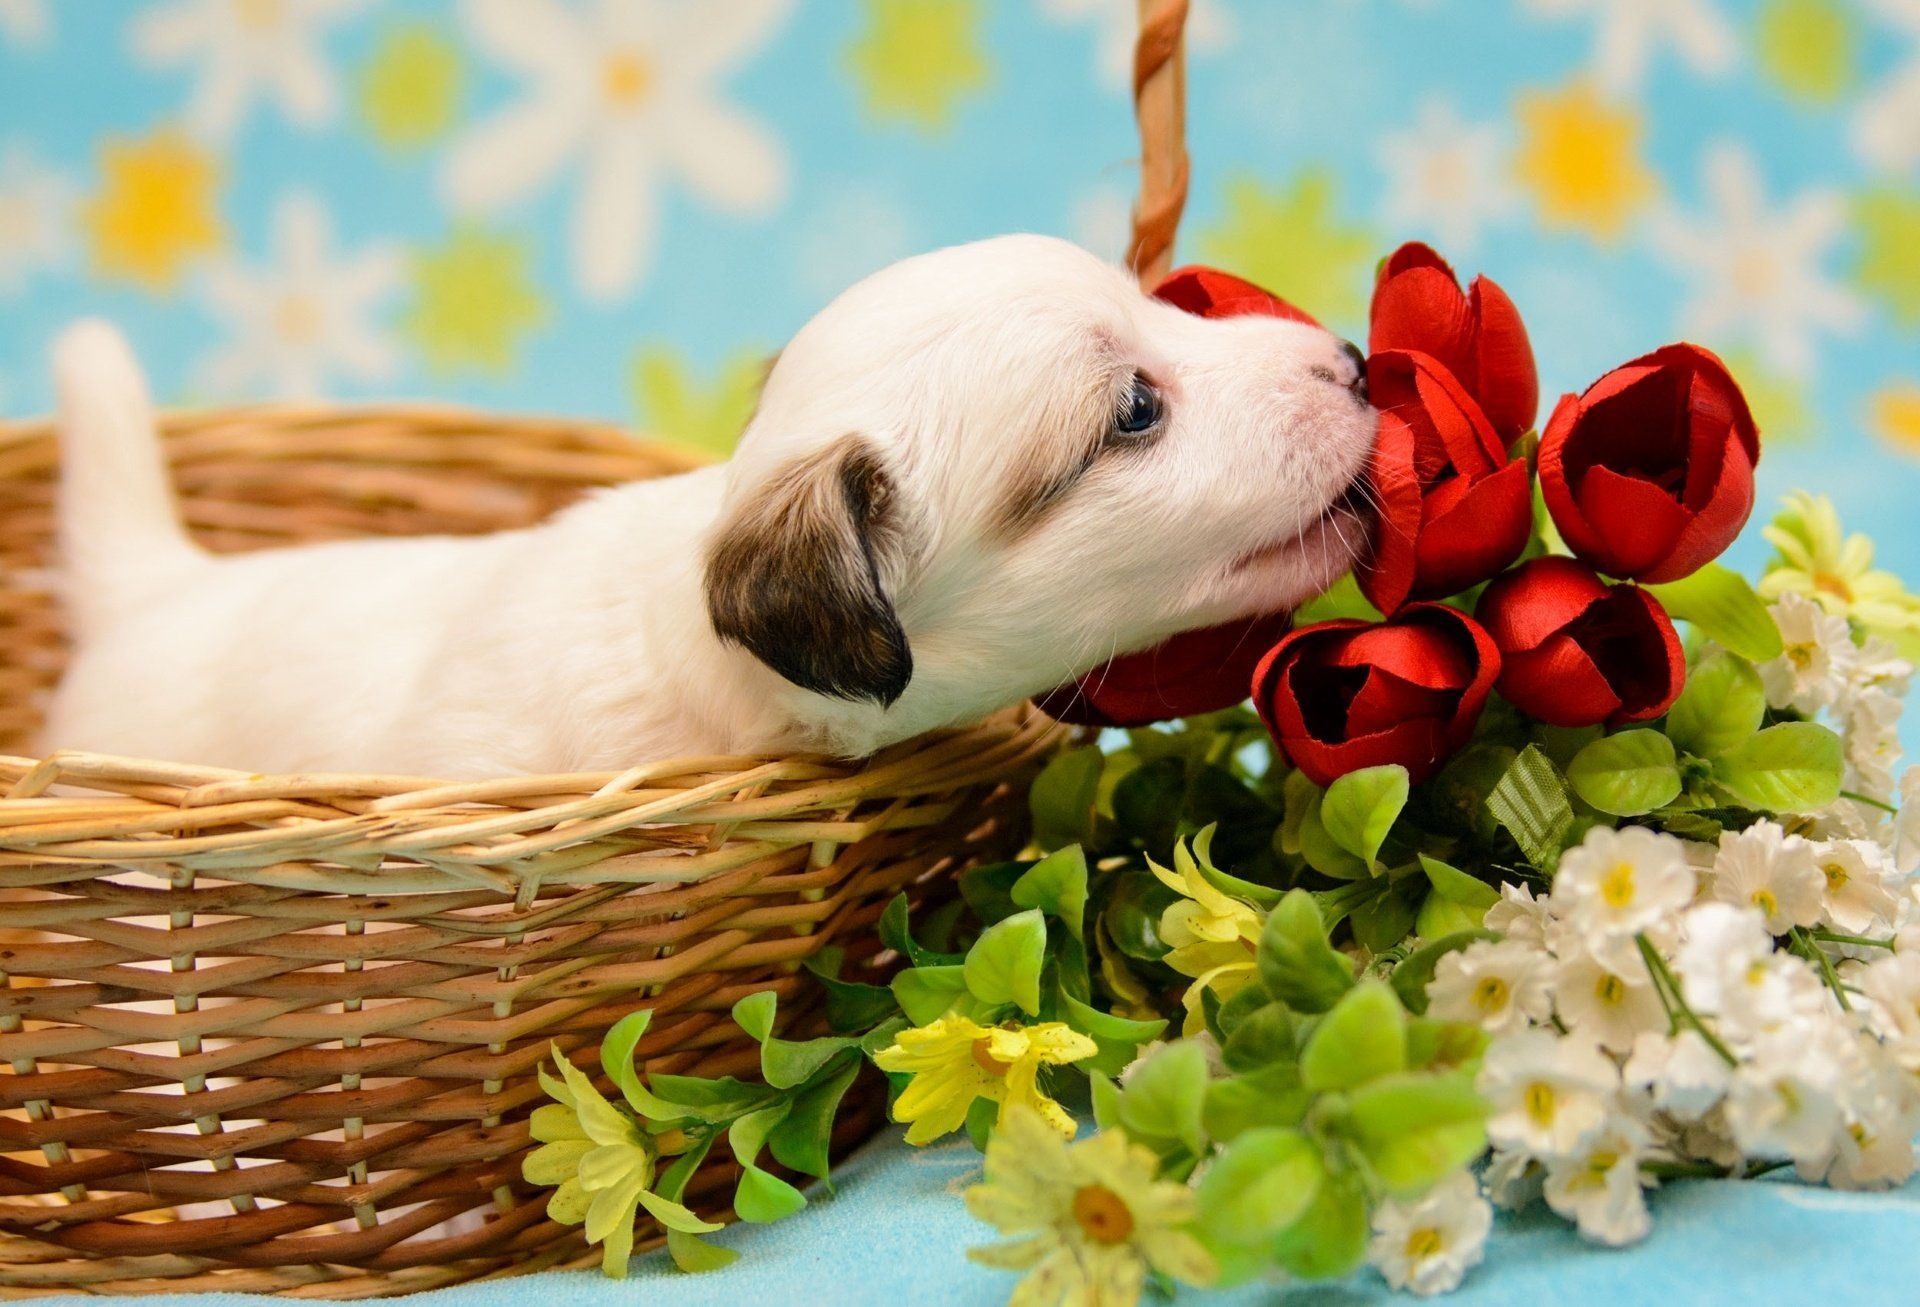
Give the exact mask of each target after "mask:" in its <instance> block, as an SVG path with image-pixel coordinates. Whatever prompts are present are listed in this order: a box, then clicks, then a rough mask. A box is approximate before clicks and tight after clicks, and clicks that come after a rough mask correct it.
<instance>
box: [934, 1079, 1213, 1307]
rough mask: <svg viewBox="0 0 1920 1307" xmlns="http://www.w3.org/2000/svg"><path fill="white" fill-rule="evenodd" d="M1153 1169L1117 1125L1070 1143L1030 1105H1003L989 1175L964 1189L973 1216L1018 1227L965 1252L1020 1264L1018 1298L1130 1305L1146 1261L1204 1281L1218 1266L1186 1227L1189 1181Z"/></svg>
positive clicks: (1006, 1265) (1006, 1266)
mask: <svg viewBox="0 0 1920 1307" xmlns="http://www.w3.org/2000/svg"><path fill="white" fill-rule="evenodd" d="M1158 1169H1159V1167H1158V1163H1157V1162H1156V1160H1155V1158H1154V1155H1153V1153H1152V1152H1151V1151H1150V1150H1149V1149H1146V1148H1143V1147H1141V1146H1140V1145H1139V1144H1135V1143H1131V1142H1129V1141H1128V1139H1127V1137H1126V1136H1125V1135H1124V1134H1122V1133H1121V1132H1120V1131H1117V1130H1108V1131H1103V1132H1102V1133H1100V1134H1097V1135H1095V1136H1094V1137H1093V1138H1091V1139H1087V1140H1084V1141H1082V1142H1080V1143H1075V1144H1070V1143H1068V1142H1067V1141H1066V1140H1065V1139H1064V1138H1062V1137H1061V1136H1060V1135H1059V1134H1057V1133H1055V1132H1054V1131H1053V1130H1051V1129H1049V1128H1048V1126H1047V1125H1046V1123H1045V1122H1043V1121H1042V1120H1041V1119H1040V1118H1039V1117H1038V1116H1036V1115H1034V1114H1033V1113H1032V1112H1028V1111H1024V1110H1015V1111H1012V1112H1009V1113H1007V1115H1006V1117H1005V1119H1004V1120H1003V1121H1002V1122H1001V1125H1000V1127H999V1129H998V1130H996V1131H995V1132H994V1135H993V1138H992V1140H991V1141H990V1142H989V1143H988V1144H987V1162H986V1179H985V1180H984V1181H983V1182H982V1183H980V1184H977V1185H974V1186H973V1187H972V1188H970V1189H968V1190H967V1194H966V1198H967V1210H968V1211H969V1212H972V1213H973V1215H974V1216H975V1217H976V1218H978V1219H979V1220H982V1221H985V1222H987V1223H988V1224H989V1225H992V1226H993V1227H994V1228H995V1229H997V1230H999V1231H1000V1233H1002V1234H1006V1235H1014V1236H1019V1237H1016V1238H1014V1239H1011V1240H1009V1241H1008V1242H1006V1243H997V1244H990V1245H988V1246H986V1247H984V1248H973V1249H969V1250H968V1252H967V1256H968V1257H970V1258H972V1259H973V1260H974V1261H977V1262H981V1263H984V1264H985V1265H988V1266H997V1267H1000V1268H1001V1269H1003V1270H1012V1271H1025V1272H1027V1275H1026V1278H1025V1279H1023V1280H1022V1281H1021V1282H1020V1285H1019V1287H1018V1288H1016V1289H1015V1290H1014V1292H1013V1297H1012V1301H1013V1302H1016V1303H1020V1304H1023V1305H1024V1307H1044V1305H1046V1304H1055V1303H1059V1304H1076V1305H1079V1304H1085V1305H1087V1307H1094V1305H1096V1304H1097V1305H1098V1307H1127V1305H1128V1304H1132V1303H1135V1302H1138V1301H1139V1299H1140V1289H1141V1286H1142V1285H1143V1284H1144V1283H1145V1280H1146V1276H1147V1272H1148V1271H1149V1270H1155V1271H1159V1272H1161V1273H1163V1274H1165V1275H1169V1276H1172V1277H1173V1278H1174V1279H1176V1280H1182V1281H1185V1282H1186V1283H1188V1284H1194V1285H1204V1284H1208V1283H1211V1282H1212V1281H1213V1280H1214V1279H1215V1278H1216V1277H1217V1276H1218V1274H1219V1268H1218V1266H1217V1265H1216V1264H1215V1262H1214V1260H1213V1258H1212V1256H1211V1255H1210V1254H1209V1253H1208V1252H1207V1250H1206V1249H1205V1248H1204V1247H1202V1246H1201V1244H1200V1241H1199V1240H1198V1239H1196V1238H1194V1236H1193V1234H1192V1233H1191V1232H1190V1230H1189V1229H1188V1228H1187V1227H1188V1226H1189V1225H1190V1224H1191V1222H1192V1221H1193V1215H1194V1198H1193V1191H1192V1190H1191V1189H1189V1188H1188V1187H1187V1186H1186V1185H1183V1184H1176V1183H1174V1182H1173V1181H1171V1180H1162V1179H1160V1178H1159V1176H1158V1174H1157V1172H1158Z"/></svg>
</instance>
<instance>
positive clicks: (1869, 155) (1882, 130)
mask: <svg viewBox="0 0 1920 1307" xmlns="http://www.w3.org/2000/svg"><path fill="white" fill-rule="evenodd" d="M1867 7H1868V8H1869V9H1870V10H1872V11H1873V12H1874V13H1876V14H1877V15H1879V17H1880V18H1881V19H1883V20H1884V21H1885V22H1886V23H1887V25H1888V26H1890V27H1892V28H1894V29H1895V30H1896V31H1898V32H1899V33H1900V34H1901V36H1902V37H1903V38H1904V39H1905V42H1906V59H1905V61H1904V62H1902V63H1901V64H1900V65H1899V66H1898V67H1897V68H1896V69H1895V70H1894V71H1893V72H1892V73H1890V74H1888V75H1887V77H1886V79H1885V80H1884V81H1882V82H1880V83H1878V84H1877V85H1876V86H1874V87H1873V89H1871V90H1870V91H1868V92H1867V94H1866V97H1865V98H1864V99H1862V100H1861V102H1860V104H1859V106H1858V107H1857V108H1856V109H1855V110H1854V112H1853V121H1852V124H1851V129H1852V137H1853V148H1854V150H1855V152H1856V153H1858V154H1859V156H1860V157H1861V159H1863V160H1865V161H1866V162H1867V163H1869V164H1871V165H1872V166H1873V167H1875V168H1879V169H1882V170H1884V171H1887V172H1904V171H1906V170H1907V169H1910V168H1913V167H1915V166H1916V165H1920V0H1867Z"/></svg>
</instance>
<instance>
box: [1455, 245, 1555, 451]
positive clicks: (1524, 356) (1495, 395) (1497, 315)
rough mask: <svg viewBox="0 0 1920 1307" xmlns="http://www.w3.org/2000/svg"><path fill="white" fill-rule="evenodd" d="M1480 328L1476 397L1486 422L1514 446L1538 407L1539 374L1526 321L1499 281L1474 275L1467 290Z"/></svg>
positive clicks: (1476, 351)
mask: <svg viewBox="0 0 1920 1307" xmlns="http://www.w3.org/2000/svg"><path fill="white" fill-rule="evenodd" d="M1468 303H1469V304H1470V306H1471V308H1472V311H1473V316H1474V319H1475V322H1476V323H1477V328H1476V330H1475V331H1474V339H1473V368H1472V372H1471V376H1472V379H1473V384H1472V389H1473V393H1474V397H1475V398H1477V399H1478V400H1479V401H1480V407H1481V408H1482V409H1484V410H1485V411H1486V414H1487V420H1488V421H1490V422H1492V423H1493V426H1494V430H1495V431H1497V432H1498V433H1499V434H1500V439H1501V442H1502V443H1503V444H1505V445H1509V446H1510V445H1512V444H1513V442H1514V441H1515V440H1517V439H1519V438H1520V437H1521V436H1523V435H1525V434H1526V432H1527V431H1528V429H1529V428H1531V427H1532V426H1533V420H1534V418H1535V416H1537V415H1538V413H1539V411H1540V373H1539V370H1538V369H1537V368H1536V367H1535V366H1534V362H1533V343H1532V342H1531V341H1529V340H1528V339H1527V328H1526V324H1524V323H1523V322H1521V320H1520V310H1518V309H1516V308H1515V307H1514V306H1513V301H1512V300H1510V299H1508V298H1507V293H1506V292H1505V291H1504V290H1501V289H1500V286H1499V284H1498V283H1497V282H1494V281H1490V280H1489V279H1487V278H1486V277H1475V278H1474V279H1473V287H1472V289H1471V290H1470V291H1469V293H1468Z"/></svg>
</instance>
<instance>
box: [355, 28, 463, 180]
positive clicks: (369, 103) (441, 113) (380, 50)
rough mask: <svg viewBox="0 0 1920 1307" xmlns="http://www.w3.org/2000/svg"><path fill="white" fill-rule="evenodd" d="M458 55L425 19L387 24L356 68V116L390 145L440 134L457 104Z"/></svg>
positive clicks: (406, 145) (413, 146) (410, 144)
mask: <svg viewBox="0 0 1920 1307" xmlns="http://www.w3.org/2000/svg"><path fill="white" fill-rule="evenodd" d="M463 81H464V74H463V71H462V68H461V64H460V55H459V52H458V51H456V50H455V49H454V47H453V44H452V43H451V42H450V41H448V40H447V39H446V37H444V36H442V35H441V34H440V32H439V31H438V29H436V28H434V27H433V26H431V25H430V24H427V23H405V24H400V25H396V26H393V27H389V28H388V29H387V30H386V31H385V32H383V33H382V34H381V36H380V42H379V44H378V45H377V46H375V47H374V51H373V55H372V57H371V58H369V59H368V60H367V64H366V67H365V68H364V69H362V70H361V74H360V88H359V90H360V116H361V117H362V118H363V119H364V120H365V121H366V124H367V130H368V132H370V133H371V134H372V136H373V138H374V140H376V141H378V142H380V144H382V145H384V146H386V147H387V148H388V149H390V150H421V149H424V148H425V147H427V146H429V145H431V144H432V143H433V142H435V141H437V140H439V139H440V138H441V137H442V136H445V135H446V133H447V129H448V128H450V127H452V126H453V122H454V118H455V117H456V116H457V114H458V112H459V108H460V97H461V93H462V91H463V89H464V88H463Z"/></svg>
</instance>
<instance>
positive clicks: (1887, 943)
mask: <svg viewBox="0 0 1920 1307" xmlns="http://www.w3.org/2000/svg"><path fill="white" fill-rule="evenodd" d="M1807 934H1808V935H1809V936H1811V937H1812V938H1814V939H1817V940H1819V941H1820V942H1821V943H1822V944H1851V945H1852V946H1853V947H1854V948H1883V949H1886V950H1887V951H1888V952H1889V953H1891V952H1892V951H1893V940H1892V939H1874V938H1873V937H1872V936H1871V935H1842V934H1841V933H1840V932H1839V931H1836V930H1822V929H1821V928H1820V927H1818V926H1815V927H1814V928H1813V929H1812V930H1810V931H1808V932H1807Z"/></svg>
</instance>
